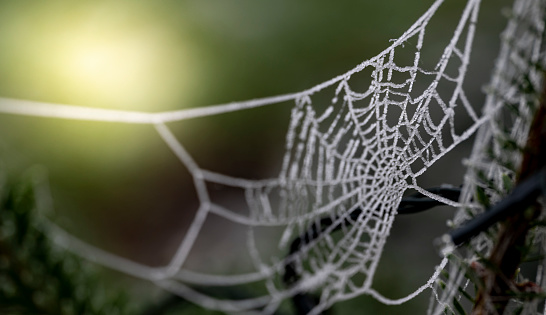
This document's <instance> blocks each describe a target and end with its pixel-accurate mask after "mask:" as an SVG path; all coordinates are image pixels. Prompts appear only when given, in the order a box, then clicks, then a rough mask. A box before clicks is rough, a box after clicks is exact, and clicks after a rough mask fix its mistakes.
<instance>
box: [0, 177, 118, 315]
mask: <svg viewBox="0 0 546 315" xmlns="http://www.w3.org/2000/svg"><path fill="white" fill-rule="evenodd" d="M0 204H1V207H0V313H2V314H13V315H15V314H52V315H53V314H54V315H70V314H78V315H79V314H113V315H116V314H120V315H121V314H127V313H128V303H127V301H128V297H127V295H126V294H123V293H116V294H112V293H111V292H109V291H108V290H107V289H106V288H105V286H104V284H101V283H100V281H99V278H98V276H97V273H96V272H95V271H93V270H90V268H91V266H90V265H89V264H88V263H86V262H84V261H82V260H81V259H80V258H79V257H76V256H75V255H73V254H71V253H68V252H67V251H65V250H63V249H60V248H58V247H56V246H55V245H53V244H52V243H51V240H50V238H49V237H48V236H47V235H46V232H45V231H46V225H45V223H44V222H43V221H41V220H40V216H39V215H37V211H36V207H35V200H34V191H33V187H32V185H31V184H29V183H17V184H15V185H10V186H9V187H4V191H3V193H2V196H1V199H0Z"/></svg>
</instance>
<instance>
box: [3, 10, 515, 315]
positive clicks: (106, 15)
mask: <svg viewBox="0 0 546 315" xmlns="http://www.w3.org/2000/svg"><path fill="white" fill-rule="evenodd" d="M431 4H432V1H430V0H427V1H423V0H413V1H408V0H384V1H355V0H340V1H336V2H333V1H324V0H315V1H289V0H276V1H255V0H237V1H235V0H233V1H232V0H222V1H220V0H192V1H190V0H187V1H173V0H170V1H167V0H161V1H151V0H142V1H132V0H131V1H129V0H126V1H91V0H85V1H47V2H46V1H7V0H2V1H0V74H1V75H0V96H1V97H9V98H19V99H29V100H36V101H43V102H51V103H61V104H74V105H82V106H89V107H99V108H113V109H126V110H135V111H148V112H157V111H167V110H177V109H183V108H192V107H202V106H207V105H213V104H221V103H228V102H232V101H241V100H246V99H252V98H260V97H266V96H271V95H277V94H284V93H290V92H297V91H300V90H303V89H306V88H309V87H311V86H313V85H315V84H318V83H320V82H322V81H325V80H328V79H330V78H332V77H334V76H336V75H338V74H340V73H343V72H345V71H347V70H349V69H351V68H352V67H354V66H355V65H357V64H359V63H360V62H362V61H363V60H366V59H368V58H370V57H372V56H374V55H376V54H377V53H379V52H380V51H382V50H383V49H384V48H386V47H387V46H388V45H389V44H390V42H389V40H391V39H395V38H397V37H398V36H400V35H401V34H402V33H403V32H404V31H405V30H406V29H407V28H408V27H409V26H410V25H411V24H412V23H413V22H414V21H415V20H416V19H417V18H418V17H419V16H420V15H421V14H422V13H423V12H425V10H426V9H427V8H428V7H429V6H430V5H431ZM510 4H511V1H508V0H503V1H493V0H485V1H484V3H483V5H482V8H481V11H480V18H479V22H478V31H477V35H476V40H475V45H474V50H473V55H472V60H471V70H470V71H469V75H468V79H467V81H466V83H465V87H466V89H467V95H468V96H469V98H470V99H471V101H472V102H473V104H475V106H476V107H479V104H481V103H482V102H483V99H484V97H483V94H482V92H481V89H482V87H483V86H484V85H485V84H486V83H487V80H488V78H489V74H490V71H491V67H492V65H493V62H494V58H495V57H496V54H497V50H498V47H499V34H500V31H501V30H502V29H503V27H504V24H505V19H504V18H503V17H502V15H501V9H503V8H506V7H508V6H509V5H510ZM464 5H465V2H464V1H460V0H447V1H446V3H445V4H444V5H443V6H442V7H441V9H440V11H439V12H438V13H437V16H436V17H435V18H434V20H433V23H432V24H431V25H430V26H429V28H428V29H427V37H426V40H425V46H424V47H425V48H424V50H425V51H427V54H428V53H430V55H431V56H437V57H439V56H440V52H441V49H442V48H443V47H444V46H445V43H446V41H447V40H449V38H450V36H451V35H452V33H453V28H454V25H455V24H456V22H457V19H458V17H459V16H460V13H461V11H462V8H463V7H464ZM411 44H412V43H408V45H411ZM413 45H414V43H413ZM436 61H437V59H436V60H431V61H427V60H425V61H424V62H425V63H426V62H429V63H430V64H432V65H433V64H435V62H436ZM291 106H292V104H288V103H287V104H280V105H275V106H270V107H265V108H261V109H255V110H248V111H242V112H235V113H232V114H226V115H221V116H218V117H208V118H200V119H192V120H188V121H183V122H180V123H175V124H171V125H170V127H171V128H172V129H173V130H174V131H175V133H176V136H177V137H178V139H179V140H180V141H181V143H182V144H183V145H184V146H185V147H186V148H187V149H188V151H189V152H190V154H192V156H193V157H194V158H195V160H196V161H197V163H198V164H199V165H200V166H201V167H203V168H206V169H211V170H214V171H218V172H222V173H226V174H229V175H233V176H239V177H245V178H252V179H254V178H264V177H267V176H274V174H275V173H276V172H278V168H279V165H280V158H281V157H282V154H283V153H284V151H283V148H284V136H285V131H286V128H287V125H288V119H289V113H290V107H291ZM470 145H471V142H469V143H467V144H465V145H462V146H461V147H460V148H459V149H458V150H456V151H457V152H453V153H452V154H449V155H448V156H446V157H445V158H444V159H443V160H442V161H441V162H440V163H439V164H438V165H437V166H434V167H432V168H431V169H430V170H429V171H428V172H427V173H425V174H424V175H423V177H422V180H423V181H422V183H421V184H422V186H425V187H428V186H432V185H438V184H441V183H452V184H455V185H458V184H460V183H461V182H462V175H463V171H462V164H461V159H462V158H463V157H465V156H467V155H468V152H469V150H470ZM0 150H1V152H0V154H1V156H0V159H1V160H2V162H3V168H4V171H5V172H6V173H7V174H9V175H10V176H16V175H17V174H19V173H20V172H21V171H22V170H24V169H27V168H28V167H29V166H32V165H36V164H39V165H43V166H44V168H45V169H47V172H48V179H49V183H50V185H51V191H52V195H53V200H54V204H55V211H56V215H55V218H56V221H57V222H58V223H59V224H60V225H62V226H63V227H65V228H66V229H67V230H69V231H70V232H72V233H74V234H76V235H78V236H80V237H82V238H84V239H85V240H87V241H89V242H91V243H93V244H96V245H99V246H100V247H102V248H105V249H107V250H111V251H113V252H115V253H118V254H120V255H122V256H124V257H129V258H131V259H134V260H137V261H139V262H142V263H146V264H149V265H163V264H165V263H166V262H168V260H169V258H170V257H171V255H172V253H173V250H174V249H175V248H176V246H177V245H178V243H179V242H180V240H181V239H182V237H183V235H184V233H185V231H186V229H187V227H188V225H189V223H190V222H191V218H192V216H193V213H194V211H195V209H196V208H197V207H198V202H197V200H196V196H195V191H194V188H193V186H192V182H191V179H190V177H189V174H188V172H187V170H185V169H184V168H183V166H182V165H181V164H180V163H179V162H178V161H177V160H176V158H175V157H174V156H173V154H172V153H171V152H170V151H169V149H168V148H167V147H166V145H165V144H164V143H163V142H162V141H161V139H160V138H159V136H158V135H157V134H156V132H155V130H154V129H153V127H151V126H137V125H124V124H111V123H99V122H80V121H65V120H59V119H42V118H30V117H18V116H13V115H5V114H1V115H0ZM218 194H220V195H221V197H220V198H228V199H229V198H230V196H229V192H224V193H223V195H222V192H221V191H220V192H218ZM450 215H451V210H437V211H435V212H433V213H425V214H419V215H415V216H412V217H400V218H399V219H397V221H396V223H395V225H394V227H393V229H392V235H391V237H390V240H389V242H388V244H387V248H386V251H385V254H384V255H383V257H382V260H381V266H380V268H379V272H378V274H377V275H376V280H375V283H376V284H375V287H376V288H377V289H378V291H380V292H382V293H383V294H385V295H386V296H389V297H393V298H396V297H401V296H404V295H406V294H408V293H409V292H412V291H413V290H414V289H415V288H417V287H418V286H420V285H421V284H423V283H424V282H425V281H426V279H427V278H428V277H429V276H430V275H431V274H432V271H433V266H435V265H436V264H438V263H439V258H438V255H437V253H436V249H435V248H434V246H433V245H432V240H433V239H434V238H435V237H438V236H440V235H441V234H442V233H444V232H445V231H446V230H447V228H446V226H445V220H446V219H447V218H449V217H450ZM211 221H213V222H209V223H208V225H207V226H206V228H205V231H206V233H205V232H204V233H202V234H204V235H202V237H201V238H200V239H199V240H198V242H197V244H196V246H195V250H194V251H193V252H192V256H191V257H190V260H189V261H188V265H187V266H188V267H196V268H200V269H202V270H207V271H209V272H224V273H229V272H230V271H232V270H233V271H234V270H245V268H246V267H248V266H247V264H248V262H247V261H244V259H241V258H240V257H238V252H237V251H236V250H235V249H234V247H236V245H234V244H238V243H237V242H244V238H245V231H240V229H238V228H237V227H236V226H234V227H224V231H222V233H223V234H221V233H218V234H215V233H213V232H211V231H213V230H214V229H215V228H217V226H218V225H219V224H221V223H220V222H214V220H211ZM220 235H221V236H220ZM226 235H228V236H230V237H225V236H226ZM126 281H129V282H130V283H131V285H133V286H136V287H139V289H138V290H135V291H138V292H148V291H147V290H152V289H150V288H147V287H146V284H142V283H138V285H137V284H136V283H133V282H131V280H126ZM428 298H429V297H428V294H423V295H422V296H421V297H419V298H417V299H415V300H414V301H411V302H409V303H407V304H404V305H402V306H399V307H389V308H386V310H387V311H385V308H382V306H381V305H379V303H377V302H375V301H373V300H372V299H371V298H369V297H363V298H359V299H355V300H352V301H348V302H345V303H341V305H340V306H337V309H338V313H340V314H344V313H345V311H344V307H345V309H346V308H348V307H353V308H354V309H357V310H361V311H362V313H378V312H387V313H388V314H408V313H414V312H416V313H423V312H424V309H425V306H424V305H426V302H427V301H428Z"/></svg>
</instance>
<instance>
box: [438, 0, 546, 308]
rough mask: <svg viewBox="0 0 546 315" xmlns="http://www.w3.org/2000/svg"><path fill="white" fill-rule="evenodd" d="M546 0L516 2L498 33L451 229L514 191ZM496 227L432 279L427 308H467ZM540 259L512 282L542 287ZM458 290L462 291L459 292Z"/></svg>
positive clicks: (539, 242)
mask: <svg viewBox="0 0 546 315" xmlns="http://www.w3.org/2000/svg"><path fill="white" fill-rule="evenodd" d="M545 12H546V4H545V3H544V1H540V0H517V1H515V2H514V4H513V7H512V9H511V10H510V12H509V14H508V17H509V20H508V25H507V26H506V28H505V30H504V32H503V33H502V35H501V38H502V44H501V49H500V52H499V56H498V59H497V61H496V64H495V69H494V71H493V73H492V76H491V81H490V83H489V85H488V86H487V87H486V92H487V99H486V103H485V106H484V109H483V115H484V117H486V118H487V121H486V122H485V123H484V124H483V125H482V126H481V127H480V129H479V131H478V133H477V136H476V140H475V142H474V147H473V149H472V153H471V156H470V157H469V158H468V159H467V160H466V161H465V164H466V165H467V173H466V175H465V182H464V186H463V193H462V195H461V200H460V202H461V203H462V207H461V208H460V209H459V210H458V211H457V212H456V214H455V216H454V218H453V220H452V221H451V222H449V224H450V225H451V226H452V227H453V228H457V227H459V226H461V225H462V224H464V222H466V221H467V220H470V219H472V218H473V217H474V216H476V215H478V214H480V213H482V212H483V211H485V210H486V209H487V208H488V207H489V206H491V205H494V204H496V203H498V202H499V201H500V200H502V199H504V198H505V197H506V196H507V195H508V193H509V192H510V191H511V190H512V189H513V185H514V182H515V179H516V173H517V172H518V170H519V168H520V165H521V161H522V150H521V148H524V147H525V145H526V141H527V135H528V133H529V128H530V124H531V121H532V118H533V117H532V115H533V112H534V110H535V109H536V108H537V106H538V104H539V103H538V102H539V101H540V99H541V96H542V93H543V88H544V87H543V86H544V85H543V84H544V77H543V76H544V74H543V69H544V68H545V65H546V60H545V55H544V53H545V46H544V36H545V31H544V17H545ZM498 232H499V231H498V227H495V226H493V227H491V228H489V229H488V230H487V231H483V232H482V233H480V234H478V235H477V236H475V237H474V238H473V239H472V240H470V241H469V242H468V244H466V245H464V246H461V247H459V248H458V249H457V250H456V251H454V252H453V253H452V254H451V255H450V256H449V258H450V263H449V265H448V266H447V268H446V273H444V276H443V277H442V278H440V279H438V281H437V283H436V286H435V287H434V294H433V296H432V297H431V303H430V308H429V314H443V313H444V312H445V310H446V309H451V310H454V309H455V308H456V307H457V305H461V306H463V307H465V308H467V309H471V308H472V305H473V301H470V300H469V299H468V298H467V297H468V296H470V297H473V296H474V295H475V294H476V292H475V290H474V287H475V285H476V284H475V283H474V282H473V281H472V280H473V278H472V277H469V274H470V275H472V274H475V273H477V272H479V264H477V262H478V261H479V260H480V257H489V255H490V252H491V250H492V249H493V247H494V244H495V242H496V239H497V235H498ZM532 234H533V235H532V237H531V238H532V239H533V244H532V245H530V246H532V247H533V248H534V250H537V251H538V252H539V255H544V253H545V247H544V241H543V240H544V228H542V227H538V228H536V229H534V230H533V231H532ZM544 267H545V264H544V261H543V260H541V261H539V262H538V263H536V264H534V265H533V266H530V268H527V267H526V268H522V272H521V273H520V275H519V279H518V280H517V281H519V280H530V281H533V282H536V283H537V284H538V285H539V286H541V287H542V289H543V290H544V289H545V288H546V285H545V283H544ZM463 292H464V293H463ZM515 305H517V306H518V307H521V310H520V311H519V312H520V313H521V314H537V311H539V312H543V311H544V310H543V308H542V309H541V308H540V307H539V308H537V305H536V300H534V301H533V300H526V301H523V302H522V301H517V302H516V303H512V304H511V305H509V308H510V307H512V306H515Z"/></svg>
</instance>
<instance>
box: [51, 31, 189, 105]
mask: <svg viewBox="0 0 546 315" xmlns="http://www.w3.org/2000/svg"><path fill="white" fill-rule="evenodd" d="M58 47H59V49H58V50H57V53H56V57H57V58H56V63H57V66H56V69H55V72H56V74H57V76H58V79H59V81H60V83H62V84H63V86H65V87H67V88H69V89H70V90H71V92H72V93H73V94H74V95H75V96H77V97H78V98H84V99H86V100H93V101H95V102H97V103H99V104H103V105H104V104H105V105H107V106H113V107H118V108H130V109H140V110H142V109H145V110H153V109H154V108H153V106H157V105H158V103H160V104H161V103H172V102H176V101H177V100H178V97H180V92H179V91H180V88H184V87H185V85H186V84H188V76H189V75H190V73H189V72H190V71H191V67H190V66H189V64H188V63H189V60H187V58H185V57H186V55H185V54H184V52H183V51H181V48H182V47H176V48H175V47H172V44H169V42H168V40H167V39H166V38H165V37H164V36H163V35H162V34H157V33H151V34H146V33H144V34H142V33H140V34H139V33H133V34H131V33H129V34H121V35H118V36H111V35H108V34H106V33H103V32H99V33H98V34H97V33H91V34H86V33H85V32H83V34H82V33H81V32H70V34H67V35H66V36H64V37H62V38H61V39H60V42H59V46H58ZM172 50H174V51H175V52H176V54H173V53H172V52H171V51H172ZM184 70H186V71H184ZM174 82H176V84H173V83H174ZM186 92H187V91H186ZM165 105H166V104H165ZM156 109H157V108H156Z"/></svg>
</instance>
